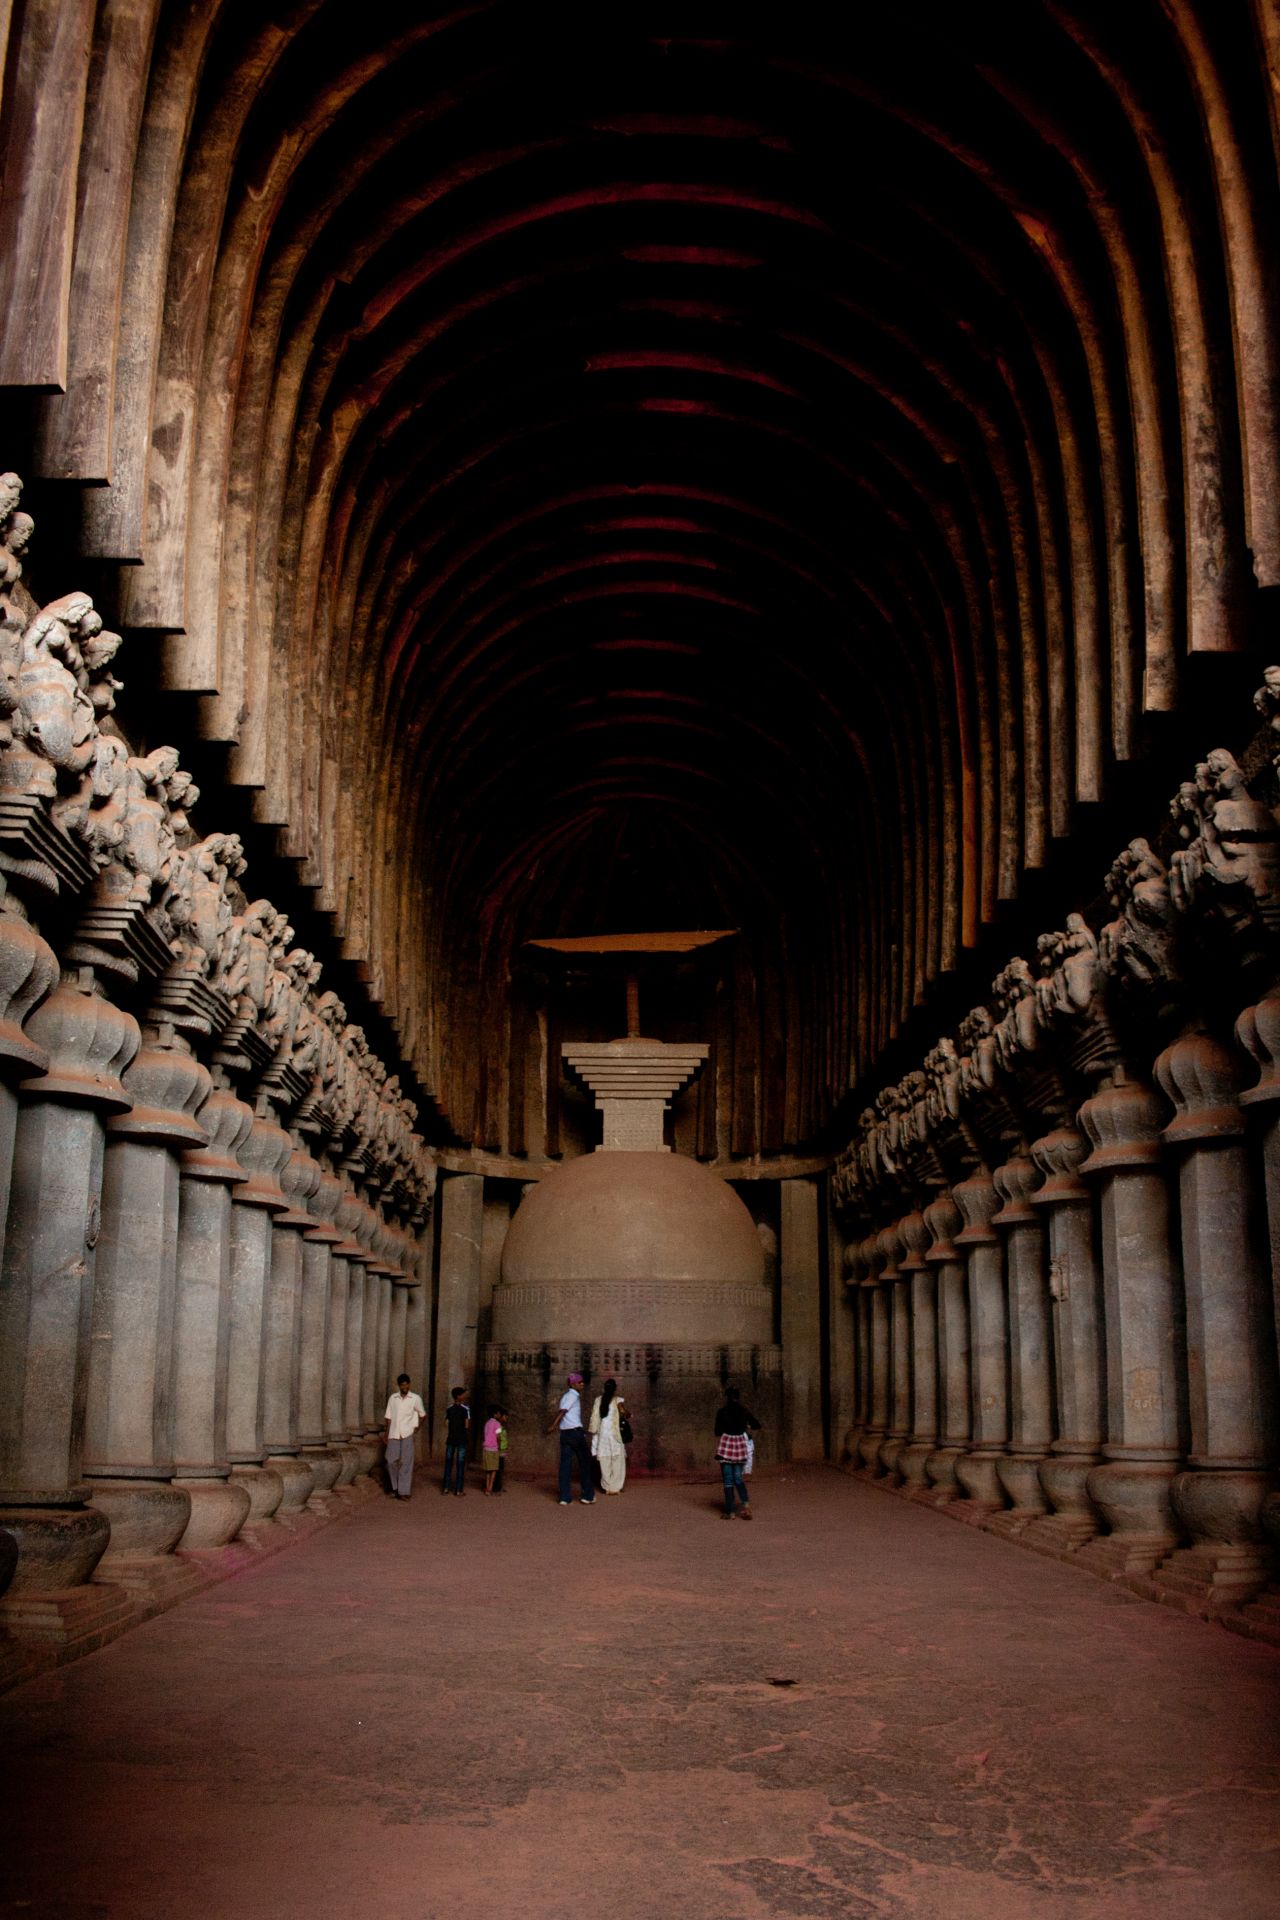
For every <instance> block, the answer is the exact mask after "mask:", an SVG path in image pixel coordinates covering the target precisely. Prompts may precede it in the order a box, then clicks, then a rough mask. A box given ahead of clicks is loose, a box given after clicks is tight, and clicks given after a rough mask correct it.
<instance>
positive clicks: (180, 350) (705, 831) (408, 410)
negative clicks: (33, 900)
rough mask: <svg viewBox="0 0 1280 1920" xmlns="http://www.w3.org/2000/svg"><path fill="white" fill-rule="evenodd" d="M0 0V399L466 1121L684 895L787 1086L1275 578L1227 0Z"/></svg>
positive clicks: (1265, 6) (1254, 288)
mask: <svg viewBox="0 0 1280 1920" xmlns="http://www.w3.org/2000/svg"><path fill="white" fill-rule="evenodd" d="M23 20H24V30H23V33H22V35H21V37H20V38H17V39H15V40H14V43H13V45H12V47H11V48H10V54H9V61H8V66H7V69H6V73H5V82H4V86H5V100H6V120H5V127H4V140H5V143H6V160H7V163H8V177H9V178H10V180H11V181H13V182H14V183H15V185H14V190H13V191H12V192H11V194H10V195H9V197H8V199H7V202H6V205H5V207H4V209H3V213H2V214H0V239H3V242H4V245H3V248H2V249H0V251H2V252H3V256H4V259H3V268H2V269H0V271H2V273H3V282H4V284H3V285H2V286H0V312H3V314H4V316H5V317H4V321H3V328H2V330H0V380H3V382H4V383H5V384H6V385H7V386H9V387H10V388H26V389H30V390H34V391H36V392H38V393H40V394H41V395H42V397H41V398H39V399H38V400H37V401H36V403H35V412H34V432H33V436H32V439H33V444H32V446H31V448H30V450H29V451H28V450H26V449H24V448H15V449H14V450H13V452H12V454H11V455H9V456H7V457H9V458H11V459H12V460H13V461H14V463H15V464H22V462H23V459H24V457H25V466H24V472H26V473H27V474H28V475H30V476H32V477H34V478H36V479H40V478H44V479H46V480H49V481H54V480H56V481H60V482H77V483H79V488H78V493H77V498H78V507H77V511H78V514H79V523H80V524H79V550H80V552H81V554H82V555H84V556H91V557H94V558H96V559H97V560H99V561H101V562H103V563H106V566H107V570H108V572H109V571H110V569H111V568H112V567H115V568H116V569H117V571H116V575H115V588H114V594H112V593H111V592H110V591H109V592H108V593H106V594H100V596H99V597H100V599H101V600H102V601H103V602H104V604H105V605H106V606H107V609H108V611H109V612H114V613H115V614H116V615H118V623H119V624H121V625H123V626H125V627H126V628H133V629H135V630H152V631H154V632H155V633H157V634H159V635H161V636H163V640H162V645H161V651H160V658H161V662H162V674H163V680H164V684H165V686H166V687H167V688H168V689H170V690H172V691H173V692H175V693H185V694H188V695H194V696H198V697H199V698H198V710H199V726H200V729H201V731H202V733H203V735H204V736H205V738H206V739H207V740H208V741H209V742H211V743H221V744H223V745H225V747H226V749H227V768H228V773H229V776H230V778H231V780H232V781H234V782H235V783H237V784H239V785H242V786H243V787H245V788H247V789H250V790H251V791H252V794H253V807H254V812H255V814H256V817H257V818H258V820H259V821H260V822H261V823H262V824H263V825H264V826H266V827H274V828H277V829H278V830H279V840H280V845H281V848H282V850H283V852H284V853H285V854H286V855H287V856H288V857H289V858H290V859H292V860H293V861H295V862H296V863H297V871H298V874H299V877H300V880H301V881H302V883H303V884H304V886H305V887H307V888H310V889H312V890H313V891H314V901H315V904H316V906H317V908H318V909H319V910H320V911H321V912H323V913H325V914H328V915H330V916H332V924H333V927H334V930H335V932H336V934H337V936H338V937H339V938H340V940H341V943H342V947H343V950H344V952H345V954H346V955H347V956H348V958H349V959H350V960H351V961H353V962H354V963H355V964H356V965H357V967H358V968H359V969H360V971H361V973H362V974H363V976H364V977H365V978H366V979H367V983H368V990H369V993H370V996H371V998H372V1000H373V1001H374V1003H375V1004H376V1005H377V1006H378V1007H380V1008H381V1009H382V1011H383V1012H384V1013H385V1014H386V1015H387V1017H388V1018H389V1019H390V1021H391V1022H392V1024H393V1026H394V1028H395V1031H396V1033H397V1035H398V1037H399V1040H400V1043H401V1045H402V1047H403V1050H404V1054H405V1057H406V1060H407V1062H408V1063H409V1065H411V1067H412V1068H413V1070H414V1071H415V1072H416V1074H417V1076H418V1079H419V1081H420V1083H421V1084H422V1086H423V1087H425V1088H427V1089H429V1090H430V1091H431V1092H432V1094H433V1095H434V1096H435V1098H436V1100H437V1101H438V1103H439V1106H440V1108H441V1110H442V1112H443V1115H444V1118H445V1122H446V1125H447V1126H448V1128H449V1129H450V1130H451V1131H452V1132H453V1133H454V1134H455V1135H457V1136H460V1137H462V1138H464V1139H468V1140H471V1141H474V1142H475V1143H477V1144H483V1145H488V1146H493V1147H498V1148H502V1147H506V1146H509V1145H510V1144H511V1142H510V1129H509V1115H510V1109H511V1102H510V1100H509V1097H508V1095H509V1082H510V1079H511V1076H512V1073H513V1072H515V1071H517V1069H516V1068H515V1067H514V1066H513V1058H514V1056H515V1055H516V1054H517V1053H518V1051H519V1049H520V1047H522V1046H523V1044H524V1042H523V1039H522V1037H521V1036H520V1034H519V1033H518V1032H517V1030H516V1025H515V1024H513V1022H512V1014H511V1007H510V1005H509V996H508V995H507V992H506V983H507V981H508V979H509V977H510V974H511V970H512V967H513V964H514V961H515V956H516V954H517V951H518V949H519V947H520V945H521V944H522V942H523V941H524V940H525V939H527V938H528V937H529V936H531V935H534V934H548V933H554V932H574V933H576V932H584V931H591V930H592V929H593V928H596V927H601V928H602V927H605V926H608V925H613V926H618V925H626V924H630V923H632V922H636V923H639V922H641V921H643V922H647V923H649V924H652V925H661V924H664V923H667V924H679V923H682V922H686V923H687V921H688V919H689V917H690V915H691V914H692V912H693V911H694V909H693V906H692V902H694V901H696V900H699V899H700V900H701V901H702V902H703V903H704V905H703V908H702V914H701V921H702V924H719V925H734V926H739V927H741V928H742V929H743V940H742V943H741V946H740V949H739V958H738V961H737V963H736V964H737V969H738V974H739V976H740V977H739V979H738V981H737V983H736V985H735V988H734V991H733V994H732V997H731V1004H732V1006H733V1008H734V1013H733V1016H732V1019H731V1021H730V1027H731V1033H730V1035H729V1037H728V1040H727V1041H726V1044H728V1043H729V1040H731V1042H732V1044H733V1046H734V1048H735V1050H736V1052H737V1053H738V1055H739V1056H741V1057H743V1058H749V1059H750V1060H751V1062H753V1063H754V1064H755V1065H757V1066H758V1068H759V1073H760V1075H761V1076H763V1081H764V1086H763V1091H762V1094H761V1097H760V1099H759V1101H758V1103H757V1102H756V1100H755V1097H754V1093H753V1095H752V1100H751V1104H750V1111H747V1110H746V1107H745V1106H742V1105H741V1103H739V1105H737V1106H735V1111H734V1113H733V1114H732V1115H731V1116H728V1117H727V1121H726V1126H727V1130H728V1132H729V1133H730V1135H731V1137H732V1139H733V1141H734V1143H735V1149H736V1150H739V1151H742V1152H753V1151H759V1150H761V1149H762V1148H765V1149H767V1148H777V1147H781V1146H784V1145H796V1144H798V1143H800V1142H803V1141H805V1140H808V1139H812V1138H814V1137H815V1136H816V1135H818V1134H819V1133H820V1132H821V1131H822V1129H823V1127H824V1125H825V1124H826V1123H827V1122H828V1121H829V1119H830V1117H831V1115H832V1113H833V1111H834V1109H835V1108H836V1107H837V1105H838V1103H839V1102H840V1101H841V1100H842V1098H843V1097H844V1096H845V1095H846V1094H847V1092H848V1090H849V1089H850V1087H851V1086H854V1085H856V1084H857V1082H858V1081H859V1080H861V1079H863V1078H865V1076H866V1075H867V1074H868V1073H869V1072H870V1071H871V1070H872V1069H873V1068H874V1066H875V1063H876V1061H877V1059H878V1058H879V1056H880V1055H881V1053H882V1051H883V1049H884V1048H885V1046H886V1044H887V1043H888V1042H889V1041H890V1040H891V1039H892V1038H893V1036H894V1035H895V1033H896V1032H897V1031H898V1029H899V1028H900V1026H901V1024H902V1023H903V1021H904V1020H905V1019H906V1018H907V1017H908V1016H909V1015H910V1013H911V1012H912V1010H913V1009H914V1008H916V1007H918V1006H920V1005H921V1003H922V1002H924V1001H925V1000H926V999H927V997H928V995H929V993H930V989H931V987H932V985H933V983H935V982H937V981H938V980H939V978H940V976H942V975H945V974H946V973H948V972H949V971H950V970H953V969H954V968H955V967H956V966H957V964H958V962H959V960H960V958H961V956H962V954H963V952H964V951H965V950H966V949H968V948H971V947H973V946H974V945H975V943H977V941H978V940H979V938H980V936H981V933H982V930H983V928H984V927H985V926H986V925H988V924H989V923H990V922H992V920H993V919H994V918H995V917H996V916H997V915H998V914H999V913H1000V911H1001V909H1002V907H1003V906H1004V904H1005V903H1008V902H1010V901H1011V900H1013V899H1014V898H1015V897H1016V896H1017V895H1018V894H1019V890H1020V889H1021V888H1022V887H1023V886H1024V884H1025V881H1026V877H1027V875H1028V874H1030V873H1034V872H1037V871H1039V870H1041V869H1043V868H1045V867H1046V866H1047V865H1049V866H1051V865H1052V863H1053V861H1054V860H1055V858H1056V856H1057V850H1058V848H1059V847H1060V845H1061V843H1062V842H1063V840H1064V839H1065V837H1066V836H1068V835H1069V834H1070V833H1071V831H1072V828H1073V825H1074V824H1075V823H1076V822H1077V821H1078V819H1079V817H1080V816H1079V809H1080V808H1081V806H1082V805H1084V806H1087V805H1089V804H1091V803H1095V802H1098V801H1100V800H1102V799H1103V798H1104V797H1105V796H1106V795H1107V794H1108V792H1109V791H1110V790H1111V786H1112V783H1113V780H1114V778H1115V775H1116V773H1117V769H1119V768H1121V767H1122V766H1123V765H1124V764H1125V763H1128V762H1130V761H1131V760H1132V759H1133V757H1134V756H1135V754H1138V753H1139V752H1140V751H1141V750H1142V746H1143V741H1144V739H1145V738H1146V732H1145V723H1146V721H1147V719H1148V717H1151V716H1159V715H1162V714H1167V713H1171V712H1174V711H1175V710H1176V709H1177V706H1178V702H1179V697H1180V686H1181V685H1182V681H1183V670H1184V667H1185V663H1186V662H1187V660H1188V658H1189V657H1190V656H1194V655H1199V654H1211V653H1229V652H1231V651H1233V650H1241V649H1245V648H1247V647H1248V646H1249V645H1250V643H1251V635H1252V625H1253V621H1254V618H1255V614H1254V608H1255V603H1256V594H1257V590H1258V588H1260V587H1262V588H1267V587H1274V586H1276V585H1277V584H1280V491H1278V490H1277V489H1276V487H1275V485H1274V473H1275V459H1276V406H1277V382H1276V366H1275V360H1276V353H1277V350H1278V349H1277V340H1278V338H1280V332H1278V329H1277V324H1276V323H1277V288H1276V271H1275V264H1274V263H1275V247H1274V235H1275V233H1276V231H1277V230H1280V229H1278V224H1277V213H1278V211H1280V209H1278V207H1277V193H1276V165H1275V143H1276V138H1277V123H1276V106H1275V95H1274V93H1271V92H1269V91H1268V88H1267V84H1266V74H1265V62H1264V56H1265V55H1266V54H1267V53H1268V51H1269V52H1270V53H1271V54H1272V55H1274V52H1275V46H1276V41H1277V37H1278V29H1277V25H1276V17H1275V14H1274V11H1273V9H1272V7H1271V5H1270V4H1269V0H1225V3H1221V0H1219V3H1218V4H1214V5H1212V6H1209V5H1197V4H1193V0H1131V3H1130V4H1129V5H1127V6H1125V7H1123V8H1117V7H1115V6H1111V5H1102V4H1086V3H1085V0H1076V3H1074V4H1073V3H1072V0H1036V3H1034V4H1032V3H1031V0H1019V3H1018V4H1006V5H997V6H992V7H984V8H982V9H977V10H975V9H967V8H961V9H957V8H954V7H951V6H942V5H931V4H930V5H919V6H914V7H911V8H906V9H896V10H892V9H891V10H888V11H887V12H885V11H884V10H881V12H880V13H879V14H877V13H876V12H875V10H868V9H854V10H851V12H850V14H849V17H848V19H846V20H844V21H843V22H841V21H839V20H837V21H836V22H835V23H833V22H832V21H831V20H830V19H829V18H825V17H821V16H820V15H819V12H818V10H817V9H810V8H808V7H804V6H801V7H798V8H797V7H792V8H785V9H769V10H763V9H762V10H758V11H757V10H756V9H754V8H749V7H748V8H744V7H741V6H734V7H723V6H714V5H708V6H700V5H698V6H693V7H690V6H687V5H680V6H676V7H664V6H658V5H652V6H646V7H642V8H640V9H637V10H632V11H630V12H628V13H627V14H626V15H625V17H615V15H614V13H613V12H612V11H611V10H609V9H599V8H578V7H576V6H567V7H562V8H553V9H550V10H548V9H545V8H537V7H528V6H520V5H515V4H505V3H503V0H492V3H491V4H486V3H484V0H477V4H474V5H468V6H464V7H458V8H456V9H453V10H451V11H446V10H444V9H430V10H425V9H423V8H422V7H421V6H420V5H418V4H413V5H410V4H403V5H391V4H387V5H381V6H379V7H377V8H375V9H371V10H369V11H368V13H367V17H363V18H361V17H358V16H356V15H353V13H352V10H351V9H350V8H349V7H346V6H339V5H337V4H336V0H298V3H297V4H293V5H290V6H287V7H282V8H278V9H274V10H272V12H271V13H270V15H269V16H264V14H263V11H262V10H261V9H260V8H258V7H254V6H251V5H247V4H237V3H236V0H201V4H178V3H177V0H174V3H172V4H162V0H113V4H110V5H103V6H101V7H97V8H95V6H94V5H92V4H91V0H28V4H27V5H26V7H25V9H24V10H23ZM52 103H56V105H57V108H58V111H57V112H56V113H54V112H52V111H50V110H49V108H50V106H51V104H52ZM37 106H39V107H40V108H41V111H39V112H37ZM33 290H34V293H35V298H34V299H33V298H32V293H33ZM113 598H114V601H115V606H114V608H112V607H111V604H110V603H111V601H112V599H113ZM125 718H126V720H127V718H128V715H127V712H126V714H125ZM1146 824H1147V823H1145V822H1135V823H1134V830H1140V829H1141V828H1142V827H1144V826H1145V825H1146ZM584 874H585V875H590V876H591V879H590V883H589V884H584V879H583V876H584ZM628 908H630V911H628ZM517 1024H518V1023H517ZM478 1067H479V1072H478V1071H477V1068H478ZM726 1084H729V1085H738V1086H741V1085H743V1084H744V1077H743V1076H739V1077H738V1079H737V1080H736V1081H735V1080H733V1079H730V1080H729V1081H728V1082H727V1083H726ZM477 1086H479V1088H480V1093H479V1095H478V1096H477V1093H476V1089H477Z"/></svg>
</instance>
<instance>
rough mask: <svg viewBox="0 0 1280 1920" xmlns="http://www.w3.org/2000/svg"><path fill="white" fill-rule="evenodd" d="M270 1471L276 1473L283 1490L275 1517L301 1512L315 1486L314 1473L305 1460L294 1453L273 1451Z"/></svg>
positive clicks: (279, 1517)
mask: <svg viewBox="0 0 1280 1920" xmlns="http://www.w3.org/2000/svg"><path fill="white" fill-rule="evenodd" d="M270 1462H271V1464H270V1471H271V1472H272V1473H278V1474H279V1475H280V1478H281V1480H282V1481H283V1482H284V1492H283V1494H282V1495H281V1497H280V1505H279V1506H278V1507H277V1508H276V1519H277V1520H284V1519H286V1518H287V1517H288V1516H289V1515H290V1514H294V1513H301V1512H302V1510H303V1508H304V1507H305V1506H306V1504H307V1501H308V1500H309V1499H310V1498H311V1490H312V1488H313V1487H314V1486H315V1483H316V1482H315V1475H314V1474H313V1473H312V1471H311V1468H310V1466H309V1465H308V1464H307V1462H306V1461H305V1460H302V1459H299V1458H298V1456H297V1455H296V1454H291V1453H273V1454H272V1455H271V1456H270Z"/></svg>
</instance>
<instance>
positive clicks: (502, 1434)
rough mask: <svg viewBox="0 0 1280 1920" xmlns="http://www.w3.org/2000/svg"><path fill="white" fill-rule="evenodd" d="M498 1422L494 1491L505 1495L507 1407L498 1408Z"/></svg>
mask: <svg viewBox="0 0 1280 1920" xmlns="http://www.w3.org/2000/svg"><path fill="white" fill-rule="evenodd" d="M498 1420H499V1427H498V1477H497V1479H496V1480H495V1481H494V1483H493V1490H494V1492H495V1493H505V1492H506V1490H507V1489H506V1487H505V1486H504V1485H503V1481H504V1480H505V1479H506V1477H507V1410H506V1408H505V1407H499V1408H498Z"/></svg>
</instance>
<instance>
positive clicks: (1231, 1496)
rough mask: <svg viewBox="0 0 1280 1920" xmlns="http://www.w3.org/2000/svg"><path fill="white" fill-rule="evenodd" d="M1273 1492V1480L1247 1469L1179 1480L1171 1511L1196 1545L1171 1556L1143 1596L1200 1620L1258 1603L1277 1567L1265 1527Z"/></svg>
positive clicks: (1193, 1473)
mask: <svg viewBox="0 0 1280 1920" xmlns="http://www.w3.org/2000/svg"><path fill="white" fill-rule="evenodd" d="M1272 1489H1273V1482H1272V1479H1271V1476H1270V1475H1269V1474H1267V1473H1263V1472H1257V1471H1254V1470H1251V1469H1249V1468H1214V1467H1200V1468H1192V1469H1189V1470H1188V1471H1186V1472H1185V1473H1179V1474H1177V1475H1175V1477H1174V1480H1173V1483H1172V1486H1171V1488H1170V1493H1171V1497H1172V1502H1173V1509H1174V1512H1175V1513H1176V1514H1177V1516H1178V1518H1179V1519H1180V1520H1181V1521H1182V1524H1183V1526H1184V1527H1185V1529H1186V1531H1187V1532H1188V1533H1189V1534H1190V1536H1191V1541H1192V1544H1191V1545H1190V1546H1189V1547H1181V1548H1179V1549H1177V1550H1176V1551H1175V1552H1174V1553H1171V1554H1170V1555H1169V1556H1168V1558H1167V1559H1166V1560H1164V1561H1162V1562H1161V1564H1160V1566H1159V1567H1157V1568H1156V1569H1155V1570H1154V1571H1153V1572H1152V1574H1151V1576H1150V1578H1149V1580H1147V1581H1144V1582H1142V1583H1141V1588H1140V1590H1141V1591H1142V1592H1144V1593H1147V1592H1149V1593H1150V1596H1151V1597H1152V1598H1153V1599H1158V1600H1163V1601H1165V1602H1166V1603H1167V1604H1168V1605H1171V1606H1178V1607H1183V1608H1185V1610H1186V1611H1187V1612H1188V1613H1198V1614H1201V1615H1212V1614H1214V1613H1218V1612H1220V1611H1221V1610H1222V1608H1223V1607H1232V1606H1240V1605H1242V1604H1243V1603H1244V1602H1246V1601H1249V1600H1253V1599H1255V1598H1256V1597H1257V1595H1258V1594H1260V1593H1261V1592H1262V1590H1263V1588H1264V1587H1265V1586H1266V1584H1267V1580H1268V1577H1269V1575H1270V1573H1271V1570H1272V1567H1273V1565H1274V1556H1273V1554H1272V1552H1271V1549H1270V1546H1269V1544H1268V1542H1267V1540H1266V1536H1265V1534H1264V1531H1263V1527H1262V1503H1263V1501H1264V1500H1265V1499H1266V1498H1267V1495H1268V1494H1269V1493H1270V1492H1271V1491H1272Z"/></svg>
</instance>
